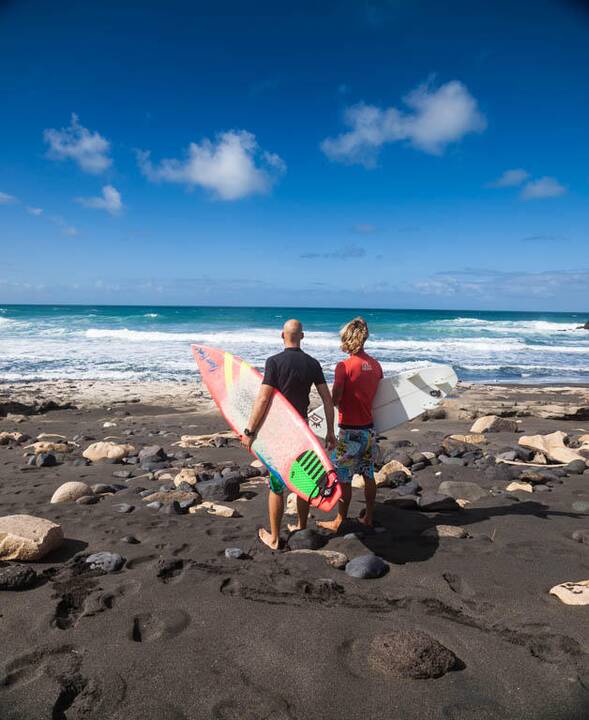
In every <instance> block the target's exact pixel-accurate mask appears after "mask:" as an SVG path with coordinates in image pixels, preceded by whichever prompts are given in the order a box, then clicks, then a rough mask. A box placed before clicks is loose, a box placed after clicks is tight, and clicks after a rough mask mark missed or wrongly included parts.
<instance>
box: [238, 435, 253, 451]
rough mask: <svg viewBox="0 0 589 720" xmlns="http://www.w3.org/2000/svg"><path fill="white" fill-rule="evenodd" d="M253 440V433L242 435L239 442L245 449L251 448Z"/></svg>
mask: <svg viewBox="0 0 589 720" xmlns="http://www.w3.org/2000/svg"><path fill="white" fill-rule="evenodd" d="M254 440H255V438H254V436H253V435H242V436H241V444H242V445H243V447H244V448H245V449H246V450H251V447H252V443H253V441H254Z"/></svg>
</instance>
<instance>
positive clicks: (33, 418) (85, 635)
mask: <svg viewBox="0 0 589 720" xmlns="http://www.w3.org/2000/svg"><path fill="white" fill-rule="evenodd" d="M194 387H195V386H192V385H191V386H178V388H177V393H176V396H174V388H173V387H171V388H168V389H166V392H167V393H169V394H168V395H166V393H164V392H162V393H160V395H159V396H158V395H157V393H156V394H153V393H152V394H151V395H150V396H149V397H148V396H147V395H145V396H144V395H142V393H143V388H142V387H141V386H136V387H135V388H132V387H131V388H129V387H126V388H121V387H119V388H118V389H117V387H116V386H115V385H114V384H112V385H111V386H110V392H109V393H107V392H106V391H105V389H104V388H101V389H100V391H99V392H97V391H95V392H94V394H93V393H92V391H91V388H88V387H87V386H85V387H82V384H78V385H76V384H75V383H73V384H70V396H69V397H68V396H67V395H66V394H65V393H63V392H62V393H60V394H57V392H56V390H57V388H56V386H54V385H51V384H45V385H41V386H35V387H29V388H23V387H18V386H11V387H8V386H4V387H3V388H2V397H1V400H2V408H3V413H4V414H6V413H14V412H16V413H19V412H20V413H22V411H23V410H24V412H26V413H29V412H31V410H32V405H33V404H34V402H35V401H37V402H39V400H40V399H41V400H42V402H45V405H44V406H42V407H43V408H47V407H48V406H47V404H46V401H47V400H50V399H51V398H54V399H56V400H57V402H58V404H59V403H62V402H65V401H71V404H72V405H73V406H75V407H71V408H69V409H59V408H58V409H53V410H47V411H45V412H42V413H40V414H32V415H26V416H23V417H22V418H19V417H15V415H14V414H12V415H8V417H3V418H0V432H1V431H6V432H8V431H10V432H12V431H16V432H21V433H26V434H27V435H29V436H30V437H31V440H29V441H26V442H21V443H17V442H13V441H10V442H8V443H7V444H6V445H3V446H0V507H1V512H0V515H1V516H7V515H13V514H29V515H33V516H36V517H41V518H46V519H49V520H51V521H54V522H55V523H58V524H59V525H61V526H62V529H63V532H64V535H65V541H64V543H63V545H62V546H61V548H60V549H58V550H55V551H53V552H52V553H50V554H49V555H47V556H45V557H44V558H43V559H42V560H41V561H38V562H31V563H27V567H32V568H33V569H34V570H35V571H36V574H37V576H36V579H35V578H31V579H30V583H31V585H30V587H28V588H27V589H21V590H4V591H0V623H1V628H2V652H1V657H0V717H1V718H2V720H25V719H27V720H28V719H31V720H33V719H35V720H36V719H40V718H53V719H60V718H67V719H68V720H72V719H73V718H96V719H97V720H98V719H100V720H107V719H109V720H110V719H112V720H123V718H125V719H133V720H135V719H137V720H143V719H144V718H157V719H158V720H160V719H161V720H164V719H166V720H168V719H169V720H181V719H186V720H188V719H192V718H223V719H229V718H236V719H237V718H240V719H242V718H243V719H248V720H249V719H251V720H254V719H256V720H257V719H258V718H267V719H269V720H270V719H271V720H287V719H288V720H295V719H301V718H308V719H311V718H313V719H314V718H317V719H319V718H345V719H350V720H354V719H356V718H358V719H360V718H362V719H364V718H375V719H377V718H378V719H380V718H382V719H383V720H384V719H385V718H386V719H387V720H391V719H393V718H394V719H397V718H398V719H399V720H400V719H403V720H413V719H415V720H418V719H419V720H424V719H425V718H432V719H433V718H436V719H437V718H441V719H442V718H443V719H445V720H495V719H499V718H501V719H505V718H522V719H528V718H529V719H530V720H532V719H533V720H576V719H578V720H581V719H582V718H586V717H587V716H588V714H589V622H588V620H587V617H588V616H587V612H588V608H587V606H585V607H583V606H572V605H566V604H564V603H562V602H561V601H560V600H559V599H557V598H556V597H554V596H553V595H550V594H549V592H548V591H549V590H550V588H552V587H553V586H554V585H557V584H559V583H562V582H565V581H580V580H586V579H587V578H589V545H588V544H587V542H588V541H589V533H588V530H589V526H588V522H587V521H588V516H589V471H587V470H585V472H583V471H582V470H581V474H577V473H573V472H570V471H569V470H570V468H569V469H566V470H564V471H559V472H558V473H557V474H556V475H555V474H554V472H556V471H553V472H552V474H549V475H545V477H544V478H540V479H538V478H536V479H534V480H533V482H532V483H531V484H532V486H533V487H534V492H524V491H515V492H508V491H506V489H505V488H506V487H507V486H508V485H509V484H510V483H511V482H512V481H513V480H515V479H518V478H519V477H520V476H521V475H522V473H525V472H528V473H530V472H531V469H530V468H526V467H524V466H521V465H509V464H497V463H496V456H497V454H498V453H501V452H508V451H509V449H510V448H513V447H515V446H517V445H518V438H519V436H521V434H526V435H533V434H536V433H542V434H545V433H549V432H553V431H556V430H562V431H564V432H566V433H567V434H568V435H569V437H570V438H571V439H572V440H573V442H572V444H574V438H576V437H578V436H580V435H582V434H583V431H585V434H586V433H587V432H588V431H589V399H588V397H587V395H588V393H587V390H586V389H584V388H576V389H572V390H571V391H563V390H562V389H561V388H553V389H551V390H550V391H545V390H544V391H543V390H542V389H540V388H538V389H534V388H517V387H514V386H512V387H511V388H507V389H505V388H501V387H498V386H497V387H488V388H484V389H482V390H477V389H476V388H475V389H474V390H473V389H467V390H466V394H465V395H463V396H462V399H459V400H458V401H452V403H450V404H449V406H448V413H447V417H446V418H440V419H429V420H427V421H424V420H423V419H418V420H415V421H413V422H411V423H407V424H406V425H404V426H402V427H400V428H397V429H395V430H394V431H391V432H390V433H387V435H386V438H384V439H383V440H382V441H381V448H382V452H383V459H393V458H396V459H401V460H406V461H407V462H408V463H410V462H412V463H413V465H415V464H417V467H418V469H417V470H416V471H414V472H413V473H412V480H414V481H416V482H417V483H418V486H419V490H418V494H420V495H421V497H422V498H423V497H424V496H425V497H426V498H427V496H428V493H431V492H434V491H436V490H437V489H438V487H439V484H440V482H442V481H446V480H455V481H467V482H473V483H476V484H477V486H478V487H479V488H480V489H481V493H480V495H481V497H480V499H474V500H472V501H471V502H470V503H468V504H465V505H464V507H460V506H459V505H457V504H456V503H455V502H454V501H453V500H452V499H451V498H447V499H446V501H445V502H441V503H440V505H439V507H440V508H441V509H439V510H438V511H435V512H434V511H432V512H428V511H424V510H426V509H427V505H426V506H425V507H424V508H423V509H418V508H416V507H415V502H414V501H413V500H412V499H411V498H410V499H409V500H407V498H406V497H405V499H404V500H403V499H400V494H399V492H398V490H396V489H394V488H392V487H381V488H380V489H379V492H378V498H377V502H378V508H377V512H376V519H377V523H378V524H377V527H376V528H375V530H374V531H372V532H370V531H366V530H363V529H362V527H361V526H360V525H359V524H358V523H357V522H355V521H353V520H351V521H349V523H348V526H347V527H346V528H344V529H343V531H342V532H341V533H340V535H339V536H336V537H333V536H329V535H325V536H322V535H320V536H319V537H317V536H315V535H313V534H311V537H303V538H302V539H301V538H300V537H299V538H296V537H295V538H291V539H290V545H291V547H298V548H301V547H302V548H305V547H308V546H309V545H311V546H313V547H316V546H317V545H319V544H321V543H325V544H324V545H323V548H322V549H325V550H331V551H337V552H339V553H343V554H345V556H346V557H347V558H348V559H352V558H355V557H358V556H362V555H366V554H369V553H374V554H376V555H377V556H378V557H380V558H382V559H383V560H384V561H385V562H386V564H387V572H386V574H385V575H384V576H382V577H380V578H375V579H357V578H354V577H351V576H349V575H348V574H347V573H346V572H345V571H344V570H343V569H338V568H336V567H332V566H331V565H330V564H329V563H328V562H327V561H326V558H325V557H324V556H323V555H321V554H319V553H317V552H310V553H301V552H293V551H292V550H290V551H289V550H287V551H284V552H275V553H272V552H270V551H268V550H267V549H266V548H264V547H263V546H262V545H261V544H260V543H259V542H257V541H256V529H257V528H258V527H259V526H260V525H262V524H264V523H265V522H266V488H265V485H264V480H263V479H260V478H256V477H253V478H249V479H244V478H243V477H240V478H239V479H240V481H241V482H240V485H239V497H238V498H237V499H235V500H220V499H219V498H217V497H216V498H215V499H214V502H219V503H220V504H222V505H224V506H227V507H230V508H234V509H235V510H236V511H237V513H238V514H239V516H238V517H233V518H226V517H218V516H213V515H211V514H208V513H207V512H206V511H205V510H202V511H198V512H195V513H186V514H180V515H178V514H168V513H166V512H164V511H162V510H163V509H165V507H166V505H164V506H163V509H160V510H157V509H154V508H148V507H146V505H147V501H145V500H144V499H143V497H141V496H140V495H139V494H138V493H139V492H141V491H142V490H153V491H154V492H155V491H157V490H158V489H159V488H160V486H162V485H165V486H167V490H165V492H168V493H169V491H170V488H171V487H172V486H173V484H174V483H173V478H174V476H175V475H176V474H177V473H178V472H179V470H180V469H181V467H182V466H185V467H190V466H193V465H194V466H196V469H197V471H198V472H203V473H205V474H206V473H208V474H209V475H210V476H211V477H212V476H214V473H215V472H216V471H218V470H221V469H223V467H225V468H227V467H228V468H235V469H236V471H241V474H242V476H243V475H244V474H248V473H249V474H250V475H253V476H255V475H256V473H255V472H254V471H252V469H251V468H249V463H250V460H251V457H249V456H248V455H247V454H246V453H245V452H244V451H243V450H242V449H241V448H240V447H239V445H238V443H237V442H236V441H234V440H229V441H226V440H224V439H221V440H218V441H217V444H218V445H220V446H219V447H216V446H212V447H201V448H185V449H183V448H180V447H179V446H178V445H176V444H175V443H177V442H178V441H179V440H180V437H181V436H182V435H202V434H209V433H214V432H217V431H223V430H226V426H225V424H224V422H223V420H222V419H221V418H220V416H219V415H218V414H217V413H216V412H214V411H211V407H210V404H209V402H208V401H207V400H206V398H199V396H198V391H196V392H195V389H194ZM95 390H96V389H95ZM469 393H470V395H469ZM477 393H479V394H478V395H477ZM481 393H483V395H484V397H485V398H486V400H485V402H486V403H487V405H485V403H483V402H482V401H481V397H482V396H481ZM464 397H471V401H470V405H469V402H464V400H463V399H464ZM81 398H83V400H81ZM90 398H92V402H91V401H90ZM117 398H119V399H120V398H123V402H115V401H116V400H117ZM473 398H474V399H473ZM135 400H139V402H134V401H135ZM147 400H149V402H148V401H147ZM16 401H19V402H21V403H22V405H20V406H19V405H15V404H14V403H15V402H16ZM10 403H12V404H10ZM534 403H535V404H534ZM41 404H42V403H41ZM532 405H533V407H532ZM491 406H493V408H494V409H495V410H497V409H498V408H499V411H500V413H501V414H503V415H511V416H512V417H514V418H515V419H517V420H518V421H519V422H518V432H517V433H516V432H495V433H488V434H487V436H486V442H483V443H478V444H476V445H468V447H465V446H464V443H456V442H454V444H452V442H450V443H449V444H448V443H446V446H445V449H444V448H442V447H441V446H442V443H443V440H444V438H446V437H447V436H448V435H450V434H455V433H459V434H469V428H470V426H471V425H472V419H471V418H469V417H468V415H469V414H470V415H473V416H474V415H476V414H485V413H486V412H487V410H488V409H489V408H491ZM573 406H574V407H576V408H577V411H575V412H572V411H571V413H572V415H573V417H572V418H568V416H567V410H566V409H567V408H572V407H573ZM49 407H50V406H49ZM547 407H552V408H553V409H552V410H547V411H546V412H544V413H542V408H547ZM555 407H560V408H561V410H560V411H558V410H555V409H554V408H555ZM563 407H564V410H562V408H563ZM493 408H491V409H493ZM583 408H584V410H583ZM481 410H485V412H484V413H483V412H481ZM528 412H533V413H534V414H532V415H527V414H526V413H528ZM559 412H560V418H558V415H559ZM542 414H544V415H547V416H548V417H540V415H542ZM551 414H552V416H557V418H558V419H556V418H554V417H552V419H551V417H550V415H551ZM569 414H570V413H569ZM105 422H107V423H113V424H112V425H109V426H108V427H104V423H105ZM40 433H57V434H59V435H63V436H64V437H65V438H66V439H67V440H73V439H74V438H76V440H75V442H76V444H77V445H76V447H74V448H73V450H72V452H68V453H66V454H60V453H59V452H56V453H54V456H55V457H56V459H57V462H58V464H57V465H55V466H50V467H38V466H37V465H28V464H27V458H26V457H23V454H24V453H26V452H31V450H30V449H29V450H26V449H25V446H26V445H28V444H29V443H32V442H34V441H35V439H36V438H37V436H38V435H39V434H40ZM107 437H114V440H113V441H114V442H117V443H131V444H132V445H133V446H134V448H135V451H136V452H138V451H140V450H141V449H142V448H145V447H146V446H154V445H155V446H160V447H161V448H162V449H163V453H160V455H159V458H160V459H159V460H158V462H159V463H160V465H161V467H159V468H158V467H156V465H153V466H152V467H153V470H152V471H150V470H145V469H141V467H140V465H139V464H129V463H127V464H122V463H118V464H113V463H110V462H94V463H91V464H88V465H85V464H83V463H82V461H81V452H82V451H83V450H85V449H86V448H87V447H88V446H89V445H90V444H91V443H92V442H94V441H99V440H103V439H104V438H107ZM53 440H55V438H53ZM457 447H458V450H456V448H457ZM477 448H478V449H477ZM440 450H442V454H443V455H444V457H454V461H453V462H450V463H447V462H441V463H440V462H439V460H434V462H435V463H437V464H434V465H431V464H430V460H429V459H428V457H426V458H425V459H424V460H422V459H421V458H419V457H414V458H413V460H411V457H410V458H409V459H407V457H406V456H407V455H409V456H411V455H413V456H415V454H416V453H417V452H423V451H426V452H436V453H439V452H440ZM447 452H449V453H450V455H448V454H446V453H447ZM453 452H455V454H454V455H452V453H453ZM163 454H166V455H168V456H170V455H171V456H172V457H168V458H167V459H166V460H161V457H162V456H163ZM29 457H31V456H29ZM424 461H425V465H424V466H423V467H422V468H421V469H420V465H422V464H423V462H424ZM49 462H51V461H49ZM206 463H210V465H206ZM166 465H170V467H164V466H166ZM535 470H538V469H537V468H536V469H535ZM121 471H129V474H130V476H129V477H128V478H124V477H121V475H124V474H125V473H124V472H121ZM540 471H541V472H545V471H544V470H542V468H540ZM116 473H118V475H115V474H116ZM439 473H441V475H440V474H439ZM156 475H159V477H156ZM162 475H163V477H162ZM226 475H227V473H226ZM203 477H205V476H203ZM235 477H238V475H237V474H234V475H229V480H231V478H235ZM67 481H81V482H84V483H87V484H88V485H94V484H96V483H104V484H108V485H112V484H114V485H115V486H116V487H114V488H111V494H108V492H107V494H101V495H100V497H99V499H98V501H97V502H95V503H94V504H77V503H75V502H71V503H59V504H50V502H49V500H50V498H51V497H52V495H53V493H54V491H55V490H56V489H57V488H58V487H59V486H60V485H62V483H65V482H67ZM199 484H200V483H197V484H196V488H198V486H199ZM228 484H229V485H231V482H229V483H228ZM226 485H227V483H226ZM234 487H235V484H234V485H233V488H234ZM226 489H227V488H226ZM112 490H116V492H114V493H113V492H112ZM471 490H472V487H471ZM104 491H105V489H104V488H102V492H103V493H104ZM203 492H204V491H203ZM228 492H232V491H231V489H230V488H229V490H228ZM162 497H163V496H162ZM170 497H171V496H170ZM473 497H474V496H473ZM434 499H435V498H432V501H433V500H434ZM362 500H363V494H362V491H361V490H360V489H357V490H355V491H354V500H353V503H352V516H354V517H356V516H357V515H358V513H359V512H360V511H361V509H362ZM437 500H438V501H440V500H441V499H440V498H438V499H437ZM121 504H129V505H131V506H132V508H133V509H132V510H131V511H130V512H128V513H123V512H120V511H119V510H121V507H120V505H121ZM403 505H405V506H411V505H413V507H402V506H403ZM573 505H574V507H573ZM172 507H174V506H172ZM430 507H435V506H430ZM444 507H446V508H448V509H443V508H444ZM176 509H177V508H176ZM440 525H444V526H453V527H454V528H462V529H463V530H464V531H465V533H466V537H461V538H459V537H440V533H442V534H443V533H444V532H447V531H444V530H440V531H438V532H436V531H433V532H430V533H426V535H423V534H422V533H423V532H424V531H427V530H428V529H430V528H434V527H435V526H440ZM310 527H312V528H314V527H315V523H314V521H313V520H311V522H310ZM583 530H584V531H585V534H584V535H583V533H578V532H577V533H576V535H575V537H576V538H577V539H579V538H580V539H583V537H584V538H585V542H579V541H577V540H575V539H573V534H574V533H575V532H576V531H583ZM453 532H454V533H457V532H460V531H453ZM130 536H132V538H134V542H133V543H130V542H129V539H130ZM284 537H285V538H286V537H287V531H286V522H285V523H284ZM226 548H240V549H241V550H242V551H243V555H244V556H243V557H242V558H241V559H237V558H232V557H226V555H225V550H226ZM101 551H106V552H109V553H118V554H120V555H121V556H122V557H123V558H124V564H123V565H122V567H121V568H120V569H118V570H116V571H114V572H103V571H101V570H100V569H95V570H89V569H88V568H89V567H90V566H89V565H88V564H87V563H85V562H84V561H85V558H86V557H87V556H88V555H89V554H90V553H97V552H101ZM15 564H16V563H15V562H14V561H11V562H7V563H3V564H2V566H1V567H0V575H1V573H2V572H5V571H6V568H8V567H12V566H14V565H15ZM22 565H24V563H22ZM23 584H25V585H26V583H23ZM420 633H426V634H427V635H426V636H423V635H421V634H420ZM432 639H433V640H432ZM434 641H437V643H439V644H440V645H438V644H437V643H436V642H434ZM441 646H443V647H441ZM446 649H447V650H446ZM448 651H450V653H449V652H448ZM433 675H438V677H432V676H433Z"/></svg>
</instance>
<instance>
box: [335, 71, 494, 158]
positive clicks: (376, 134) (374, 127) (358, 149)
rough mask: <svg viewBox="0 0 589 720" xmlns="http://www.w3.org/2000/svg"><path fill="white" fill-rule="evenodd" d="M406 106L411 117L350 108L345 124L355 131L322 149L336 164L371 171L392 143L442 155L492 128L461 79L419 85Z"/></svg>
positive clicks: (392, 109) (365, 107) (366, 107)
mask: <svg viewBox="0 0 589 720" xmlns="http://www.w3.org/2000/svg"><path fill="white" fill-rule="evenodd" d="M403 102H404V103H405V105H407V107H408V108H409V112H405V111H403V110H399V109H397V108H396V107H389V108H385V109H381V108H379V107H377V106H375V105H367V104H365V103H363V102H361V103H358V104H357V105H352V106H351V107H348V108H347V109H346V111H345V113H344V123H345V124H346V125H347V126H348V127H349V128H350V130H348V131H347V132H344V133H341V134H340V135H338V136H337V137H335V138H327V139H325V140H324V141H323V142H322V143H321V150H322V151H323V152H324V153H325V155H326V156H327V157H328V158H329V159H330V160H332V161H334V162H342V163H347V164H360V165H364V167H366V168H371V167H374V166H375V165H376V162H377V160H378V155H379V152H380V149H381V148H382V147H383V145H386V144H388V143H394V142H400V141H406V142H408V143H409V144H410V145H412V146H413V147H415V148H417V149H418V150H422V151H423V152H426V153H429V154H431V155H441V154H442V153H443V152H444V150H445V149H446V147H447V145H449V144H450V143H453V142H458V141H459V140H461V139H462V138H463V137H464V136H465V135H468V134H469V133H481V132H483V130H484V129H485V128H486V126H487V121H486V119H485V116H484V115H483V114H482V113H481V112H480V110H479V109H478V103H477V101H476V100H475V98H474V97H473V96H472V95H471V94H470V93H469V91H468V89H467V88H466V87H465V86H464V85H463V84H462V83H461V82H459V81H458V80H453V81H451V82H448V83H446V84H445V85H441V86H440V87H439V88H437V89H434V88H432V87H431V86H430V85H429V84H423V85H420V86H419V87H417V88H415V90H412V91H411V92H410V93H409V94H408V95H406V96H405V97H404V98H403Z"/></svg>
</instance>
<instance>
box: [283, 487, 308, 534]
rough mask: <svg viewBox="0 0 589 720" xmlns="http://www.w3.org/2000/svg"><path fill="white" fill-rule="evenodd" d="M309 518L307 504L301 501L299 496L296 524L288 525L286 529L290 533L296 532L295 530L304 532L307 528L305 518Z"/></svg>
mask: <svg viewBox="0 0 589 720" xmlns="http://www.w3.org/2000/svg"><path fill="white" fill-rule="evenodd" d="M308 517H309V503H308V502H307V501H306V500H303V498H302V497H301V496H300V495H297V522H296V524H295V523H289V525H288V529H289V530H290V531H291V532H296V531H297V530H305V528H306V527H307V518H308Z"/></svg>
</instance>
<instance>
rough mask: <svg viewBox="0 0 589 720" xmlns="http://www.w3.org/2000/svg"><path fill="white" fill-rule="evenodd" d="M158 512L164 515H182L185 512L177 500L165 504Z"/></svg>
mask: <svg viewBox="0 0 589 720" xmlns="http://www.w3.org/2000/svg"><path fill="white" fill-rule="evenodd" d="M159 511H160V512H161V513H163V514H164V515H183V514H184V512H185V511H184V510H183V509H182V508H181V507H180V503H179V502H178V501H177V500H173V501H172V502H171V503H165V504H164V505H163V506H162V507H161V508H160V510H159Z"/></svg>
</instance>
